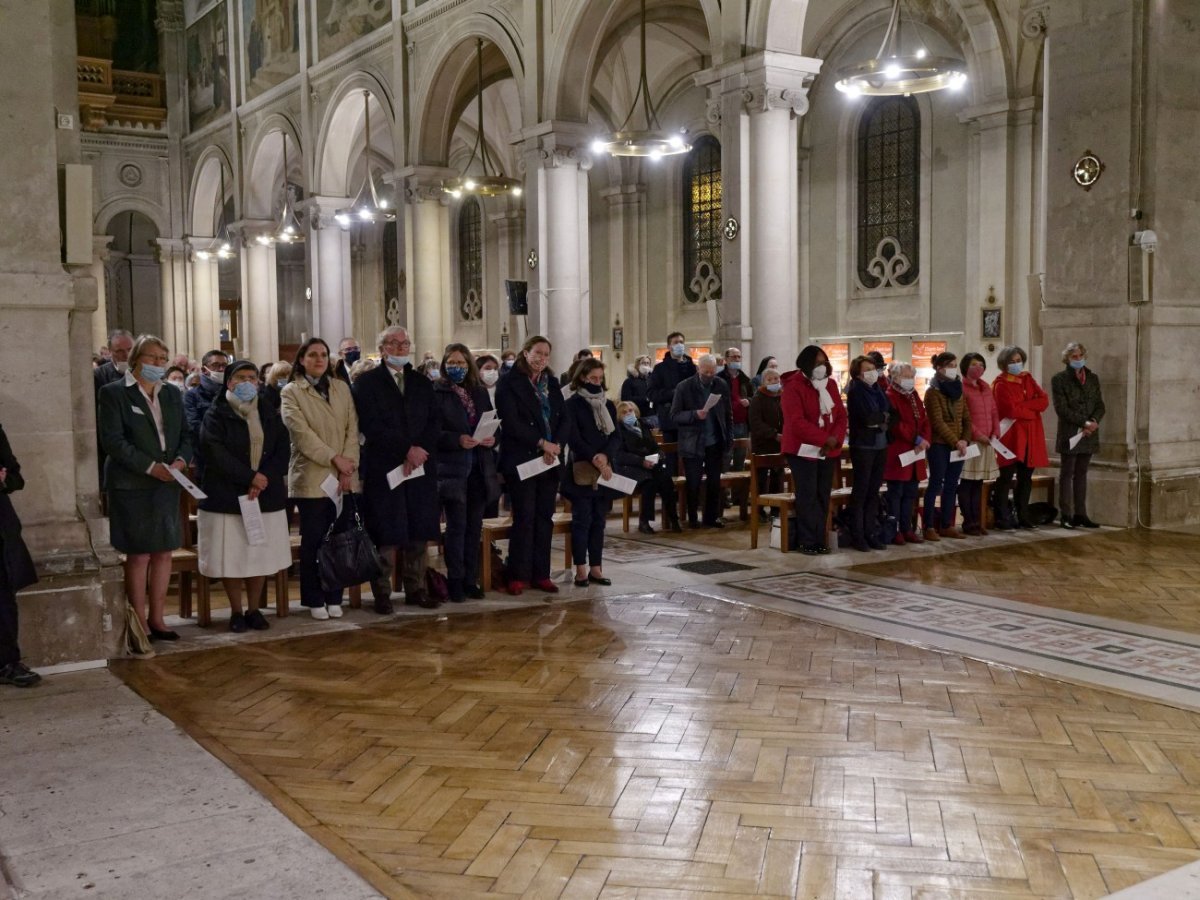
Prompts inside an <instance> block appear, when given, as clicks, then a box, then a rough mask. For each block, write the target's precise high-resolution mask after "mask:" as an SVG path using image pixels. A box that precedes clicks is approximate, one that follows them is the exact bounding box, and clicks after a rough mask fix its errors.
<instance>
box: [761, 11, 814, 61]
mask: <svg viewBox="0 0 1200 900" xmlns="http://www.w3.org/2000/svg"><path fill="white" fill-rule="evenodd" d="M808 5H809V0H751V3H750V11H749V15H748V16H747V23H746V46H747V47H755V48H758V49H762V50H781V51H783V52H785V53H800V52H801V48H802V47H803V46H804V26H805V24H806V22H807V20H808Z"/></svg>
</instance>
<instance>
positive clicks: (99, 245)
mask: <svg viewBox="0 0 1200 900" xmlns="http://www.w3.org/2000/svg"><path fill="white" fill-rule="evenodd" d="M115 240H116V238H115V237H113V236H112V235H111V234H93V235H92V255H93V256H94V257H95V258H96V259H98V260H100V261H101V262H106V261H107V260H108V257H109V254H110V253H112V250H111V249H109V246H108V245H109V244H111V243H112V242H113V241H115ZM159 241H160V242H161V241H162V238H159Z"/></svg>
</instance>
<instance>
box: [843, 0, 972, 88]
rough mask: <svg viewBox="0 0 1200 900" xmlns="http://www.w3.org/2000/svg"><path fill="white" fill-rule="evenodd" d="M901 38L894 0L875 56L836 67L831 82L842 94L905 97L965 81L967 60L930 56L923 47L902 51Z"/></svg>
mask: <svg viewBox="0 0 1200 900" xmlns="http://www.w3.org/2000/svg"><path fill="white" fill-rule="evenodd" d="M903 51H904V48H903V46H902V45H901V42H900V0H894V2H893V4H892V15H891V18H890V19H889V20H888V27H887V31H886V32H884V35H883V43H882V44H880V45H879V52H878V53H877V54H876V55H875V58H874V59H868V60H866V61H865V62H861V63H858V64H856V65H853V66H845V67H843V68H842V69H839V70H838V81H837V83H836V84H835V85H834V86H835V87H836V88H837V89H838V90H839V91H841V92H842V93H843V94H846V95H848V96H850V97H860V96H862V95H863V94H866V95H867V96H870V97H897V96H904V97H907V96H909V95H910V94H925V93H928V92H930V91H941V90H945V89H947V88H949V89H950V90H957V89H959V88H961V87H962V86H963V85H964V84H966V82H967V64H966V63H965V62H963V61H962V60H961V59H956V58H954V57H949V56H930V55H929V51H928V50H927V49H926V48H925V47H921V48H919V49H918V50H917V51H916V52H915V53H911V54H905V53H904V52H903Z"/></svg>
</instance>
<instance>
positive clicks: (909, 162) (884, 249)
mask: <svg viewBox="0 0 1200 900" xmlns="http://www.w3.org/2000/svg"><path fill="white" fill-rule="evenodd" d="M920 220H921V112H920V110H919V109H918V108H917V101H916V100H914V99H913V98H912V97H880V98H877V99H875V100H873V101H871V105H870V106H869V107H867V109H866V111H865V112H864V113H863V117H862V120H861V121H860V122H859V126H858V280H859V281H860V282H861V283H862V285H863V287H866V288H887V287H905V286H907V285H911V284H915V283H916V281H917V276H918V275H919V274H920V261H921V243H920V242H921V239H920V233H921V232H920V224H921V221H920Z"/></svg>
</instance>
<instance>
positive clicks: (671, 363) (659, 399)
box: [646, 331, 715, 473]
mask: <svg viewBox="0 0 1200 900" xmlns="http://www.w3.org/2000/svg"><path fill="white" fill-rule="evenodd" d="M714 366H715V363H714ZM695 374H696V364H695V363H694V362H692V358H691V357H690V356H688V355H687V344H686V343H685V342H684V338H683V332H680V331H672V332H671V333H670V334H668V335H667V352H666V353H665V354H664V355H663V358H662V362H660V363H658V365H656V366H655V367H654V368H653V369H652V370H651V372H650V383H649V384H648V385H647V386H646V398H647V399H648V400H649V401H650V402H651V404H653V406H654V411H655V414H656V415H657V416H658V424H659V427H660V428H661V429H662V439H663V443H666V444H673V443H675V442H677V441H678V440H679V431H678V429H677V428H676V427H675V423H674V421H673V419H672V416H671V404H672V403H673V402H674V400H675V389H676V388H677V387H679V384H680V383H681V382H683V381H686V380H687V379H688V378H692V377H693V376H694V375H695ZM666 462H667V471H668V472H672V473H674V472H675V471H677V469H676V458H675V454H674V453H668V454H667V455H666Z"/></svg>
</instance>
